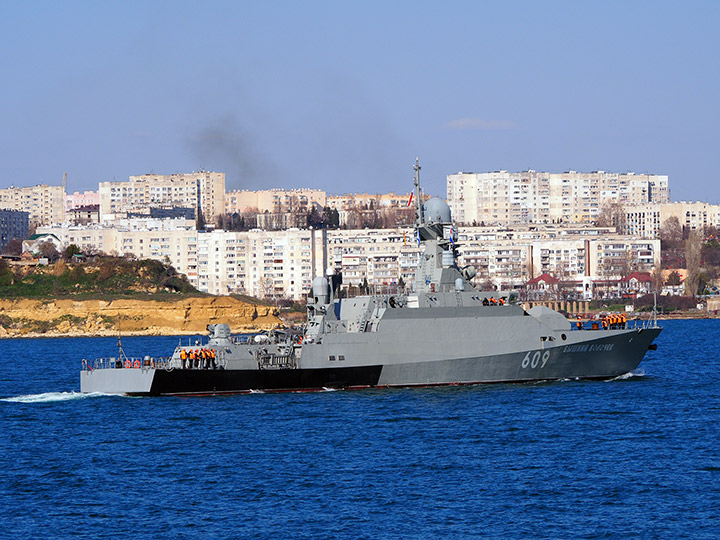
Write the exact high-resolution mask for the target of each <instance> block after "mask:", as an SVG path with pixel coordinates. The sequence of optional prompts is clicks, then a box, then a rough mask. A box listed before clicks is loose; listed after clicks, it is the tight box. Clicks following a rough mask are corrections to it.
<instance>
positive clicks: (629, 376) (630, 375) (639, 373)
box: [607, 368, 645, 382]
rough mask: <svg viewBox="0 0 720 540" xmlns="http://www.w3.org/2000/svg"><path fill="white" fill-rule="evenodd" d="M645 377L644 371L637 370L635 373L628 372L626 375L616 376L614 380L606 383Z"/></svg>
mask: <svg viewBox="0 0 720 540" xmlns="http://www.w3.org/2000/svg"><path fill="white" fill-rule="evenodd" d="M644 376H645V370H644V369H641V368H638V369H636V370H635V371H628V372H627V373H623V374H622V375H618V376H617V377H615V378H614V379H610V380H609V381H607V382H611V381H626V380H627V379H632V378H634V377H644Z"/></svg>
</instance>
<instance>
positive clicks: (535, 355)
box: [520, 351, 550, 369]
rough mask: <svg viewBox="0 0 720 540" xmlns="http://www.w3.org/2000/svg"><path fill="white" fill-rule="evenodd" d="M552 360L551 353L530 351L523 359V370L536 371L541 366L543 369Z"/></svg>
mask: <svg viewBox="0 0 720 540" xmlns="http://www.w3.org/2000/svg"><path fill="white" fill-rule="evenodd" d="M549 358H550V351H545V352H542V351H535V352H533V351H528V353H527V354H526V355H525V358H523V359H522V362H521V364H520V365H521V366H522V368H523V369H525V368H532V369H535V368H536V367H538V366H540V367H541V368H544V367H545V364H547V361H548V359H549Z"/></svg>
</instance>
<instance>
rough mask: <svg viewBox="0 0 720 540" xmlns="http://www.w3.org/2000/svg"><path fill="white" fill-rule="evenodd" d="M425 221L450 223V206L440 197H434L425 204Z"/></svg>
mask: <svg viewBox="0 0 720 540" xmlns="http://www.w3.org/2000/svg"><path fill="white" fill-rule="evenodd" d="M423 216H424V218H425V223H450V222H451V220H450V207H449V206H448V204H447V203H446V202H445V201H443V200H442V199H441V198H440V197H433V198H432V199H429V200H428V201H427V202H426V203H425V204H424V205H423Z"/></svg>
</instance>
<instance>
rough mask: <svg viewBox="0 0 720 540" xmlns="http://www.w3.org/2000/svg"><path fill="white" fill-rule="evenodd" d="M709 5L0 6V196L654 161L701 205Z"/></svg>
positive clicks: (654, 169) (715, 71)
mask: <svg viewBox="0 0 720 540" xmlns="http://www.w3.org/2000/svg"><path fill="white" fill-rule="evenodd" d="M719 22H720V2H716V1H707V2H701V1H696V2H693V1H688V2H662V1H653V2H642V1H622V2H620V1H607V2H577V1H572V2H570V1H567V2H560V1H552V0H547V1H534V2H523V1H507V2H482V1H472V2H460V1H456V2H453V1H444V2H424V1H412V2H404V1H391V0H385V1H382V2H376V1H372V0H363V1H362V2H343V1H327V2H317V1H312V0H309V1H303V2H297V1H293V2H284V1H279V0H278V1H267V2H258V1H253V2H243V1H228V2H224V1H212V0H209V1H203V2H184V1H159V0H158V1H150V0H147V1H143V2H137V1H105V2H97V1H87V2H78V1H71V0H65V1H63V2H58V1H52V2H39V1H32V0H29V1H12V0H0V27H1V32H0V52H1V54H0V68H2V78H0V99H1V105H0V123H1V125H2V130H1V132H0V133H1V134H0V137H1V139H0V158H1V159H0V187H9V186H11V185H14V186H29V185H35V184H40V183H47V184H60V182H61V181H62V176H63V173H68V186H67V190H68V192H69V193H72V192H73V191H83V190H88V189H97V184H98V182H101V181H108V180H127V179H128V176H130V175H135V174H144V173H149V172H154V173H159V174H171V173H177V172H191V171H196V170H210V171H219V172H224V173H225V174H226V189H228V190H230V189H267V188H272V187H284V188H297V187H310V188H319V189H324V190H326V191H327V192H329V193H348V192H370V193H377V192H387V191H395V192H400V193H405V192H407V191H408V190H410V189H411V187H412V176H413V170H412V167H413V165H414V162H415V158H416V157H419V159H420V165H421V166H422V167H423V169H422V173H421V182H422V184H423V187H424V188H425V190H426V191H427V192H429V193H431V194H435V195H441V196H444V195H445V177H446V175H447V174H452V173H456V172H459V171H468V172H487V171H493V170H499V169H505V170H509V171H521V170H527V169H534V170H538V171H549V172H561V171H565V170H577V171H594V170H604V171H612V172H626V171H634V172H636V173H653V174H667V175H668V176H669V179H670V189H671V198H672V200H674V201H679V200H701V201H706V202H711V203H720V189H719V187H718V186H719V180H720V178H719V173H718V171H720V168H719V167H718V162H717V160H716V158H717V157H718V148H720V134H719V132H718V125H719V124H720V106H719V104H718V99H719V97H720V61H719V60H718V53H720V33H719V32H718V31H717V25H718V23H719Z"/></svg>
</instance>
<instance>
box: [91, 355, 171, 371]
mask: <svg viewBox="0 0 720 540" xmlns="http://www.w3.org/2000/svg"><path fill="white" fill-rule="evenodd" d="M171 361H172V358H171V357H164V356H161V357H157V358H156V357H152V356H144V357H130V356H125V357H122V358H119V357H109V358H96V359H94V360H86V359H85V358H83V360H82V371H95V370H99V369H151V368H155V369H167V368H168V367H170V363H171Z"/></svg>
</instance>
